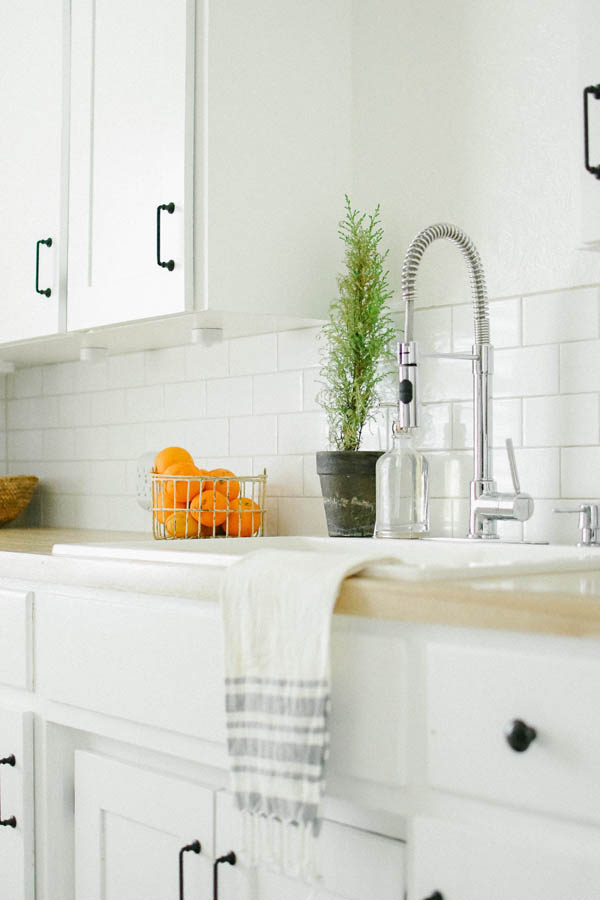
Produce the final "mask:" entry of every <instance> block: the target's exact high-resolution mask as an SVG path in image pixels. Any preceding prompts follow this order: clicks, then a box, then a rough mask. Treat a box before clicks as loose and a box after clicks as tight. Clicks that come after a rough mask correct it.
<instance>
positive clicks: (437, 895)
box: [423, 891, 444, 900]
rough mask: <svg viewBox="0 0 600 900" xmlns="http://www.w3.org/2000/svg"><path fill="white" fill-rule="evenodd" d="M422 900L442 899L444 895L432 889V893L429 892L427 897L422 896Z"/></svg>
mask: <svg viewBox="0 0 600 900" xmlns="http://www.w3.org/2000/svg"><path fill="white" fill-rule="evenodd" d="M423 900H444V895H443V894H440V892H439V891H434V892H433V894H430V895H429V897H424V898H423Z"/></svg>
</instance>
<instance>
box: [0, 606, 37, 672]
mask: <svg viewBox="0 0 600 900" xmlns="http://www.w3.org/2000/svg"><path fill="white" fill-rule="evenodd" d="M32 599H33V595H32V594H30V593H28V592H26V591H6V590H0V682H2V683H3V684H11V685H14V686H15V687H21V688H27V689H30V688H31V604H32Z"/></svg>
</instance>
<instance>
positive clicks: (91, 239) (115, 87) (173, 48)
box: [67, 0, 194, 330]
mask: <svg viewBox="0 0 600 900" xmlns="http://www.w3.org/2000/svg"><path fill="white" fill-rule="evenodd" d="M71 6H72V61H71V142H70V173H71V178H70V196H69V275H68V288H69V301H68V312H67V324H68V329H69V330H76V329H81V328H89V327H92V326H99V325H106V324H111V323H116V322H125V321H130V320H134V319H144V318H148V317H151V316H158V315H164V314H168V313H176V312H181V311H183V310H184V309H185V272H184V235H185V232H186V228H188V227H189V228H191V218H190V221H189V222H188V221H187V216H186V209H185V205H184V199H185V197H186V190H185V187H186V174H187V175H189V173H186V144H187V146H188V147H189V148H190V149H191V146H192V143H193V141H192V137H191V135H192V133H193V119H192V116H193V107H192V101H193V70H194V55H193V44H194V41H193V36H194V3H193V2H192V0H73V2H72V5H71ZM190 163H191V160H190ZM171 204H173V205H174V211H173V212H170V210H171V209H173V207H172V206H171ZM163 205H164V206H165V207H168V209H163V210H161V213H160V231H161V246H160V254H161V256H160V260H161V261H164V262H167V263H169V262H170V261H172V263H173V264H174V265H171V264H170V265H168V266H160V265H159V263H158V259H157V249H158V248H157V231H158V221H157V209H158V207H160V206H163ZM190 206H191V204H190ZM190 217H191V211H190Z"/></svg>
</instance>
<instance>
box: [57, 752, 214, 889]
mask: <svg viewBox="0 0 600 900" xmlns="http://www.w3.org/2000/svg"><path fill="white" fill-rule="evenodd" d="M213 815H214V793H213V791H212V790H211V789H210V788H207V787H204V786H203V785H199V784H198V783H196V782H193V781H188V780H185V779H183V778H179V777H175V776H173V775H168V774H164V773H162V772H156V771H154V770H152V769H150V768H145V767H142V766H137V765H130V764H126V763H122V762H119V761H117V760H114V759H111V758H109V757H103V756H100V755H97V754H94V753H88V752H83V751H78V752H77V753H76V754H75V896H76V900H191V898H194V900H196V898H206V900H209V898H210V897H211V896H212V849H213V834H214V829H213ZM196 841H198V842H199V843H200V848H201V849H200V852H195V850H194V846H195V842H196ZM186 848H189V849H186ZM196 849H197V845H196ZM181 875H183V885H180V878H181ZM180 887H182V888H183V890H182V891H181V890H180Z"/></svg>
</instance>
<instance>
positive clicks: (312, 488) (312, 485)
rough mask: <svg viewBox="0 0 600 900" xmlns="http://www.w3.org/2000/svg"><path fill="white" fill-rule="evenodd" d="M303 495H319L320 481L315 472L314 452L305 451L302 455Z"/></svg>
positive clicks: (315, 460) (315, 458)
mask: <svg viewBox="0 0 600 900" xmlns="http://www.w3.org/2000/svg"><path fill="white" fill-rule="evenodd" d="M303 468H304V496H305V497H320V496H321V481H320V479H319V476H318V474H317V457H316V455H315V454H314V453H307V455H306V456H305V457H304V466H303Z"/></svg>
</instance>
